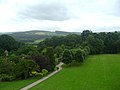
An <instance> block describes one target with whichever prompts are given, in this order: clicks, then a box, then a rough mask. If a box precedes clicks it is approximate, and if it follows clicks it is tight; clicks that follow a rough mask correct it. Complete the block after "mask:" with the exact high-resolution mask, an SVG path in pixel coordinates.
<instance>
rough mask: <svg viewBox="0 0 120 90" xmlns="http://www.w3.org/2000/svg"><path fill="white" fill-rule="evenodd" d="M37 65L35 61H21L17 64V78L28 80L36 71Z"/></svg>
mask: <svg viewBox="0 0 120 90" xmlns="http://www.w3.org/2000/svg"><path fill="white" fill-rule="evenodd" d="M36 68H37V64H36V63H35V62H34V61H33V60H20V61H19V62H18V63H17V64H16V68H15V74H16V77H17V78H20V79H26V78H28V77H29V76H30V73H31V72H32V71H34V70H36Z"/></svg>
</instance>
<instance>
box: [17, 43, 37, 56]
mask: <svg viewBox="0 0 120 90" xmlns="http://www.w3.org/2000/svg"><path fill="white" fill-rule="evenodd" d="M17 53H18V54H19V55H21V54H25V55H35V54H37V53H38V51H37V48H36V47H34V46H32V45H25V46H23V47H21V48H19V50H18V51H17Z"/></svg>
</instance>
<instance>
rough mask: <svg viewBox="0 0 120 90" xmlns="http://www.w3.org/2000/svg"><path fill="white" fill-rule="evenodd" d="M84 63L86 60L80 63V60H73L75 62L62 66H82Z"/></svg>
mask: <svg viewBox="0 0 120 90" xmlns="http://www.w3.org/2000/svg"><path fill="white" fill-rule="evenodd" d="M83 64H84V62H82V63H81V62H80V63H78V62H75V61H73V62H72V63H70V64H63V65H62V67H63V68H72V67H80V66H82V65H83Z"/></svg>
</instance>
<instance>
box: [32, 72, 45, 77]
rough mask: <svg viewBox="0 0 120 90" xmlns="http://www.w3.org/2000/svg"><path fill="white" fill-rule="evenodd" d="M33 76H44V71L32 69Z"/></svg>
mask: <svg viewBox="0 0 120 90" xmlns="http://www.w3.org/2000/svg"><path fill="white" fill-rule="evenodd" d="M31 76H43V73H38V72H36V71H32V72H31Z"/></svg>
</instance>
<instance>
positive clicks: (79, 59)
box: [75, 49, 85, 62]
mask: <svg viewBox="0 0 120 90" xmlns="http://www.w3.org/2000/svg"><path fill="white" fill-rule="evenodd" d="M84 57H85V56H84V55H83V51H82V50H81V49H78V50H77V51H76V53H75V60H76V61H77V62H83V60H84Z"/></svg>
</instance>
